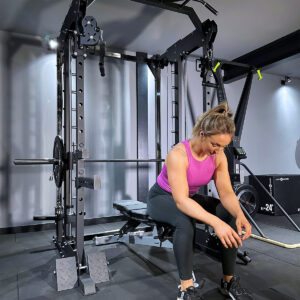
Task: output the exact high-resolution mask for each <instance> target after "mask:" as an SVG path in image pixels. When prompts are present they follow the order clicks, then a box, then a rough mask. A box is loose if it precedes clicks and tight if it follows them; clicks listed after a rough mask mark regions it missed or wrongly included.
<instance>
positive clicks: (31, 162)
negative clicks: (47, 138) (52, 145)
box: [14, 158, 57, 166]
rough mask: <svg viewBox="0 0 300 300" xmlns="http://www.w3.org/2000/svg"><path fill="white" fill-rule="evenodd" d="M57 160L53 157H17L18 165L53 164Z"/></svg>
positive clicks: (15, 161) (16, 163)
mask: <svg viewBox="0 0 300 300" xmlns="http://www.w3.org/2000/svg"><path fill="white" fill-rule="evenodd" d="M56 161H57V160H56V159H53V158H37V159H15V160H14V164H15V165H16V166H21V165H53V164H54V163H55V162H56Z"/></svg>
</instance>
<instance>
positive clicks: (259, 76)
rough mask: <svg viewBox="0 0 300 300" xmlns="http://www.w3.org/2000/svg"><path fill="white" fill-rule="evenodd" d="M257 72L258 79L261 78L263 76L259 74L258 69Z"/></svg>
mask: <svg viewBox="0 0 300 300" xmlns="http://www.w3.org/2000/svg"><path fill="white" fill-rule="evenodd" d="M257 74H258V80H261V79H263V77H262V76H261V74H260V70H257Z"/></svg>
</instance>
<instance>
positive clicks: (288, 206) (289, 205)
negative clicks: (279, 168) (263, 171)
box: [248, 174, 300, 216]
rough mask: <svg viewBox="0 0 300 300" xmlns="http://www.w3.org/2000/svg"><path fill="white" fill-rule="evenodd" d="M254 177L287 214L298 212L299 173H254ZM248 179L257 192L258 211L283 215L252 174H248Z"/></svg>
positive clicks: (299, 212) (299, 204) (299, 211)
mask: <svg viewBox="0 0 300 300" xmlns="http://www.w3.org/2000/svg"><path fill="white" fill-rule="evenodd" d="M256 177H257V179H258V180H259V181H260V182H261V183H262V184H263V185H264V187H265V188H266V189H267V190H268V191H269V192H270V194H271V195H272V196H273V197H274V198H275V199H276V200H277V202H278V203H279V204H280V205H281V206H282V207H283V208H284V209H285V211H286V212H287V213H288V214H289V215H291V214H300V197H299V186H300V175H285V174H270V175H256ZM248 180H249V184H251V185H252V186H254V187H255V189H256V190H257V193H258V197H259V209H258V212H259V213H262V214H268V215H272V216H281V215H283V213H282V212H281V210H280V209H279V207H278V206H277V205H276V204H275V203H274V202H273V200H272V199H271V197H270V196H269V195H268V194H267V193H266V192H265V191H264V190H263V188H262V187H261V186H260V185H259V184H258V183H257V182H256V180H255V179H254V178H253V176H249V177H248Z"/></svg>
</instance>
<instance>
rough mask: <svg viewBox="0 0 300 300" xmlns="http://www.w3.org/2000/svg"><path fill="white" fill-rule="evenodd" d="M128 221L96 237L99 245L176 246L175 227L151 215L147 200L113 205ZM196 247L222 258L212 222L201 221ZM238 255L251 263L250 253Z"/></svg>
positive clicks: (240, 252)
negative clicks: (211, 225) (114, 229)
mask: <svg viewBox="0 0 300 300" xmlns="http://www.w3.org/2000/svg"><path fill="white" fill-rule="evenodd" d="M113 207H114V208H115V209H117V210H119V211H120V212H121V213H122V214H123V215H124V216H126V217H127V218H128V221H127V222H126V223H125V224H124V225H123V226H122V228H121V229H120V230H118V231H117V232H115V233H114V234H111V235H106V236H96V237H95V238H94V240H95V244H96V245H103V244H111V243H131V244H142V245H148V246H156V247H163V248H173V233H174V230H175V228H174V227H173V226H172V225H170V224H166V223H163V222H157V221H155V220H153V219H151V217H150V216H149V215H148V214H147V203H144V202H140V201H135V200H121V201H117V202H115V203H114V204H113ZM195 246H196V247H197V248H199V249H201V250H202V251H204V252H206V253H207V254H210V255H213V256H215V257H218V258H220V250H219V249H220V241H219V239H218V237H217V236H216V234H215V233H214V232H211V231H210V230H209V227H208V225H206V224H203V223H198V224H197V226H196V234H195ZM237 256H238V258H239V259H241V260H242V261H243V263H244V264H248V263H249V262H251V259H250V257H249V256H248V253H247V252H242V251H241V250H240V249H239V250H238V254H237Z"/></svg>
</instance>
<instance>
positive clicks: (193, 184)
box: [157, 140, 216, 195]
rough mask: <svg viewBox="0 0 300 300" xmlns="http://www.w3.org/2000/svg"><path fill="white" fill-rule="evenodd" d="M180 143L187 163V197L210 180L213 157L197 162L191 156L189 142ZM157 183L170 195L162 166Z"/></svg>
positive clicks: (165, 169)
mask: <svg viewBox="0 0 300 300" xmlns="http://www.w3.org/2000/svg"><path fill="white" fill-rule="evenodd" d="M182 143H183V144H184V146H185V149H186V153H187V157H188V162H189V165H188V168H187V170H186V177H187V182H188V186H189V195H192V194H195V193H196V192H197V191H198V190H199V188H200V186H202V185H206V184H208V183H209V181H210V180H211V178H212V176H213V174H214V171H215V168H216V166H215V156H214V155H212V156H208V157H207V158H206V159H205V160H203V161H199V160H197V159H195V158H194V156H193V155H192V152H191V148H190V144H189V140H186V141H183V142H182ZM157 183H158V185H159V186H160V187H161V188H162V189H164V190H165V191H167V192H169V193H171V189H170V185H169V182H168V173H167V167H166V165H164V166H163V168H162V170H161V172H160V174H159V175H158V177H157Z"/></svg>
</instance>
